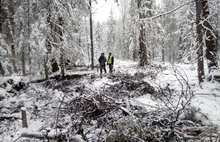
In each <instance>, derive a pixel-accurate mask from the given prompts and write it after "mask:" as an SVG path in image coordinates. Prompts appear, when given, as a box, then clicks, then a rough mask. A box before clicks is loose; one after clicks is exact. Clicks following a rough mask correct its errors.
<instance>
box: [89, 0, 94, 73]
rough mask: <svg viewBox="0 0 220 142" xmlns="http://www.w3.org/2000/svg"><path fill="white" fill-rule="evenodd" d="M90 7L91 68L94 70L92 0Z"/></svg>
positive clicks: (90, 0)
mask: <svg viewBox="0 0 220 142" xmlns="http://www.w3.org/2000/svg"><path fill="white" fill-rule="evenodd" d="M89 6H90V41H91V68H92V69H94V47H93V29H92V28H93V24H92V0H89Z"/></svg>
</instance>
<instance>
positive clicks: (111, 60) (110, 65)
mask: <svg viewBox="0 0 220 142" xmlns="http://www.w3.org/2000/svg"><path fill="white" fill-rule="evenodd" d="M107 64H108V65H109V71H110V73H113V65H114V57H113V55H112V53H109V56H108V61H107Z"/></svg>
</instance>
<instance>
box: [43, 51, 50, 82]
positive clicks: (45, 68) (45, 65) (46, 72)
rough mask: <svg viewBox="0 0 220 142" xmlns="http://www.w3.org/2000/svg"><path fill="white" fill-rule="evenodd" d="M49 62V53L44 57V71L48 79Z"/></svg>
mask: <svg viewBox="0 0 220 142" xmlns="http://www.w3.org/2000/svg"><path fill="white" fill-rule="evenodd" d="M47 63H48V54H47V55H46V57H44V73H45V79H46V80H48V79H49V75H48V66H47Z"/></svg>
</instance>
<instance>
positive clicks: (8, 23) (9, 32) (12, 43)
mask: <svg viewBox="0 0 220 142" xmlns="http://www.w3.org/2000/svg"><path fill="white" fill-rule="evenodd" d="M4 8H5V14H6V20H7V31H8V34H9V40H10V42H11V56H12V59H11V62H12V66H13V68H14V72H15V73H18V69H17V66H16V62H15V61H16V56H15V48H14V35H13V30H12V25H11V21H10V18H9V9H8V4H7V3H5V6H4Z"/></svg>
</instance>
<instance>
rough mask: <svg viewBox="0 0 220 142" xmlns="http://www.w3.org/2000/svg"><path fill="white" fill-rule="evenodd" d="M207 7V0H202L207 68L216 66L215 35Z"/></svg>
mask: <svg viewBox="0 0 220 142" xmlns="http://www.w3.org/2000/svg"><path fill="white" fill-rule="evenodd" d="M208 16H209V9H208V0H202V21H203V22H204V24H203V25H204V27H203V28H204V33H205V34H204V36H205V37H204V38H205V46H206V58H207V59H208V69H209V70H210V68H211V67H218V61H217V48H216V46H215V37H214V35H213V34H214V32H213V29H212V26H211V24H210V23H209V21H208Z"/></svg>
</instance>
